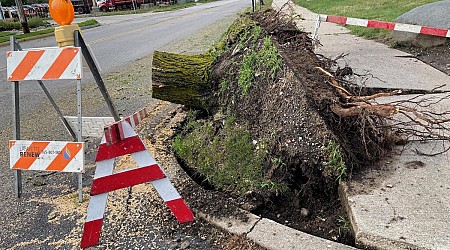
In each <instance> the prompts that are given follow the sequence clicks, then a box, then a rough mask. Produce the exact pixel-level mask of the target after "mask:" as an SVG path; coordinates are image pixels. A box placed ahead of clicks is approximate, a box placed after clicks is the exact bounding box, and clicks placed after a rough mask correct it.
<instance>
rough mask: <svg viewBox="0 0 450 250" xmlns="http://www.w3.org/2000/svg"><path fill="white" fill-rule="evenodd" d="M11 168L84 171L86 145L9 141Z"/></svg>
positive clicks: (79, 143)
mask: <svg viewBox="0 0 450 250" xmlns="http://www.w3.org/2000/svg"><path fill="white" fill-rule="evenodd" d="M9 148H10V167H11V169H20V170H47V171H61V172H77V173H82V172H83V171H84V143H83V142H62V141H23V140H20V141H9Z"/></svg>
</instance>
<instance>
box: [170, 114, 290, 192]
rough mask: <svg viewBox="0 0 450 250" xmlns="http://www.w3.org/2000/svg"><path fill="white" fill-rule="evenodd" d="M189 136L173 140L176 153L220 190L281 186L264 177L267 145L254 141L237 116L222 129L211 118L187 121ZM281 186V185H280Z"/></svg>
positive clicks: (268, 188)
mask: <svg viewBox="0 0 450 250" xmlns="http://www.w3.org/2000/svg"><path fill="white" fill-rule="evenodd" d="M187 128H189V129H190V130H191V132H190V133H188V134H187V135H185V136H181V135H180V136H177V137H176V138H175V140H174V141H173V143H172V147H173V149H174V151H175V152H176V154H177V155H178V156H179V157H181V158H182V159H184V160H185V161H186V162H187V163H188V165H189V166H191V167H194V168H196V170H197V171H198V172H199V173H201V174H202V175H203V176H205V178H206V180H207V181H208V182H209V183H211V184H212V185H214V186H215V187H216V188H218V189H222V190H227V191H230V192H233V193H236V194H244V193H246V192H248V191H252V190H254V189H258V188H262V189H267V190H273V189H277V188H280V187H281V185H279V184H277V183H275V182H272V181H270V180H267V179H265V178H264V172H263V163H264V159H265V157H266V150H265V145H263V144H261V143H256V144H255V143H253V140H252V138H251V136H250V132H249V131H248V129H247V128H246V126H245V125H239V124H238V123H237V122H236V119H235V118H234V117H228V118H227V119H225V120H224V125H223V128H222V129H220V130H219V131H218V129H217V128H216V127H215V126H214V125H213V123H211V122H208V121H195V120H194V119H193V118H191V119H189V120H188V121H187V125H186V126H185V129H187ZM280 189H281V188H280Z"/></svg>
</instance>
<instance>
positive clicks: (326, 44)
mask: <svg viewBox="0 0 450 250" xmlns="http://www.w3.org/2000/svg"><path fill="white" fill-rule="evenodd" d="M285 2H286V0H274V1H273V5H274V8H279V7H281V6H283V4H284V3H285ZM290 7H291V8H292V9H293V10H294V12H295V13H296V14H298V15H300V16H301V18H302V19H304V20H300V21H299V22H298V26H299V28H303V29H304V30H305V31H307V32H312V31H313V29H314V26H315V23H316V21H315V20H316V18H317V15H316V14H314V13H312V12H310V11H308V10H307V9H305V8H302V7H299V6H296V5H293V4H292V3H291V4H290ZM321 14H327V13H321ZM318 34H319V40H320V43H321V44H322V45H323V46H321V47H320V48H318V49H317V50H316V53H318V54H323V55H325V56H327V57H330V58H335V57H337V56H339V55H341V54H348V55H347V56H346V57H345V58H344V61H343V62H341V64H342V65H344V64H348V66H350V67H352V68H353V70H354V72H356V73H358V74H370V75H373V77H368V78H367V80H366V81H365V82H364V84H366V85H367V86H374V87H383V88H406V89H421V90H431V89H434V88H436V87H438V86H442V85H445V87H443V88H441V90H450V77H449V76H448V75H446V74H444V73H442V72H441V71H438V70H436V69H434V68H433V67H431V66H429V65H427V64H425V63H423V62H421V61H419V60H417V59H414V58H411V57H408V56H410V55H409V54H407V53H404V52H401V51H398V50H395V49H392V48H389V47H388V46H386V45H384V44H381V43H377V42H375V41H371V40H365V39H363V38H359V37H356V36H353V35H351V34H350V32H349V31H348V30H347V29H346V28H345V27H343V26H339V25H336V24H332V23H324V22H323V23H322V24H321V26H320V29H319V32H318ZM409 97H410V96H409ZM395 98H398V99H401V98H408V96H401V97H395ZM439 105H440V107H439V109H444V110H449V108H450V101H449V100H445V101H444V102H441V103H440V104H439ZM445 146H447V147H448V146H449V145H448V143H447V144H445V145H444V144H443V143H442V142H440V143H438V142H427V143H419V142H413V143H409V144H408V145H407V146H406V147H405V148H400V149H399V151H400V150H401V154H398V155H395V156H394V157H393V158H392V159H389V160H386V161H385V162H384V163H382V164H381V165H382V166H381V167H380V169H376V170H368V171H366V172H365V173H363V175H362V177H361V178H358V179H357V180H352V181H351V182H349V183H345V184H342V185H341V195H342V198H343V203H344V205H345V206H346V209H347V211H348V213H349V217H350V220H351V222H352V226H353V229H354V232H355V238H356V244H357V246H359V247H370V248H375V249H450V182H449V181H448V180H449V176H450V163H449V156H450V154H449V153H444V154H439V155H436V156H432V157H431V156H423V155H419V154H417V153H416V152H417V151H416V149H417V150H418V151H421V152H424V153H427V154H433V153H436V152H440V150H443V149H444V148H445Z"/></svg>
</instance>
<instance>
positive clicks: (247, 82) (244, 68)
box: [238, 50, 258, 97]
mask: <svg viewBox="0 0 450 250" xmlns="http://www.w3.org/2000/svg"><path fill="white" fill-rule="evenodd" d="M257 58H258V57H257V55H256V53H255V52H254V51H253V50H252V51H250V52H249V53H248V54H247V55H246V56H244V60H243V61H242V64H241V66H240V67H239V78H238V86H239V87H240V88H241V91H242V92H241V96H242V97H244V96H247V95H248V91H249V90H250V87H251V86H252V83H253V80H254V78H255V75H254V71H255V66H256V60H257Z"/></svg>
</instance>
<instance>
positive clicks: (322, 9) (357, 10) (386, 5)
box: [294, 0, 438, 37]
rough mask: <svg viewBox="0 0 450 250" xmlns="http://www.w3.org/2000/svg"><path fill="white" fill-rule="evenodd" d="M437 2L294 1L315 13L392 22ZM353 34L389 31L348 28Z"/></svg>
mask: <svg viewBox="0 0 450 250" xmlns="http://www.w3.org/2000/svg"><path fill="white" fill-rule="evenodd" d="M437 1H438V0H397V1H391V0H380V1H372V0H294V2H295V3H296V4H298V5H300V6H303V7H305V8H307V9H310V10H311V11H313V12H315V13H320V14H328V15H339V16H346V17H356V18H364V19H374V20H380V21H388V22H392V21H394V20H395V19H396V18H397V17H399V16H400V15H402V14H403V13H406V12H408V11H410V10H412V9H413V8H415V7H418V6H421V5H424V4H427V3H432V2H437ZM349 28H350V30H351V31H352V33H353V34H356V35H359V36H363V37H380V36H386V35H387V34H389V33H390V31H386V30H380V29H370V28H363V27H356V26H349Z"/></svg>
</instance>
